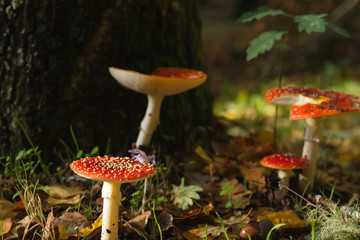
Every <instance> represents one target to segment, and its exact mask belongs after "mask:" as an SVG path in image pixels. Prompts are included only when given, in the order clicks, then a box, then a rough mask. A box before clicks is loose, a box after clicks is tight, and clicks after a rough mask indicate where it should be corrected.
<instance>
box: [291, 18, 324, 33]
mask: <svg viewBox="0 0 360 240" xmlns="http://www.w3.org/2000/svg"><path fill="white" fill-rule="evenodd" d="M326 16H327V14H326V13H324V14H308V15H302V16H296V17H295V19H294V22H296V23H298V30H299V32H302V31H304V30H305V32H306V33H308V34H309V33H312V32H320V33H324V32H325V31H326V20H325V19H324V17H326Z"/></svg>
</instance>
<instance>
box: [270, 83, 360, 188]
mask: <svg viewBox="0 0 360 240" xmlns="http://www.w3.org/2000/svg"><path fill="white" fill-rule="evenodd" d="M265 99H266V100H267V101H268V102H270V103H272V104H275V105H279V106H292V109H291V112H290V120H298V119H303V118H306V129H305V134H304V147H303V153H302V156H303V157H306V158H307V159H309V161H310V167H309V168H307V169H305V170H304V171H303V177H304V178H305V180H302V179H300V180H301V181H300V184H301V185H302V189H304V188H305V186H306V184H308V182H309V183H310V184H309V189H310V190H311V189H312V188H313V185H314V177H315V172H316V156H317V149H318V143H319V142H320V141H321V138H322V134H321V121H322V116H326V115H338V114H349V113H358V112H360V98H359V97H357V96H354V95H350V94H346V93H340V92H335V91H330V90H319V89H312V88H297V87H284V88H274V89H271V90H269V91H267V92H266V93H265Z"/></svg>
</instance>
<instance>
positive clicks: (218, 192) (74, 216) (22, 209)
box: [0, 97, 360, 240]
mask: <svg viewBox="0 0 360 240" xmlns="http://www.w3.org/2000/svg"><path fill="white" fill-rule="evenodd" d="M261 98H262V97H261ZM250 99H252V98H249V101H250ZM264 104H265V103H264ZM260 105H262V104H260ZM223 106H227V104H223ZM237 109H241V108H237ZM250 112H252V113H254V112H260V111H250ZM267 112H268V113H269V114H270V115H269V116H253V115H247V116H248V117H250V116H253V118H252V119H251V118H250V119H249V118H242V119H241V118H237V117H234V116H237V113H236V112H235V110H234V109H233V110H231V111H229V109H227V108H226V107H224V109H223V110H222V111H219V112H218V113H217V117H216V118H215V119H214V121H215V126H216V130H215V133H216V134H214V136H213V138H212V139H207V140H206V141H204V142H203V145H198V146H194V148H193V149H189V150H187V152H183V151H181V152H180V151H179V152H175V153H173V154H171V155H169V154H167V153H160V154H157V155H156V161H157V165H156V167H157V174H156V175H155V176H154V177H152V178H151V179H149V185H148V194H147V196H146V198H147V202H146V211H145V212H143V213H142V212H141V210H140V206H141V199H142V196H143V194H142V189H143V181H140V182H136V183H131V184H130V183H127V184H123V185H122V186H121V191H122V194H123V199H122V206H121V207H120V222H119V234H120V236H119V237H120V239H189V240H194V239H243V238H241V236H244V235H241V230H242V229H243V228H244V227H245V229H246V230H247V231H249V233H250V234H251V236H252V238H251V239H265V237H266V235H267V233H268V232H269V230H270V229H271V228H272V227H273V226H279V227H278V228H276V229H275V230H274V231H273V232H272V237H273V238H272V239H306V238H305V237H308V239H311V234H314V235H315V239H359V237H360V233H359V229H360V225H359V223H360V217H359V213H360V212H359V211H360V209H359V207H358V200H359V195H358V193H359V192H360V186H359V184H358V182H359V180H360V145H359V144H358V142H359V140H358V139H357V138H358V137H359V134H358V133H359V132H360V128H359V126H358V124H357V125H356V124H354V122H353V121H358V119H357V120H354V119H353V117H349V116H344V117H339V118H337V120H336V121H335V120H334V121H325V122H324V127H326V128H327V130H325V131H324V136H325V138H324V141H323V142H322V143H321V144H320V151H319V166H318V169H317V174H316V184H315V187H314V190H313V191H308V192H307V193H305V194H304V193H302V192H301V191H300V190H299V188H298V186H297V178H296V176H295V177H293V178H291V181H290V190H289V191H287V192H284V191H283V190H279V185H278V178H277V175H276V170H269V169H265V168H264V167H263V166H261V165H260V164H259V160H260V159H261V158H262V157H264V156H266V155H270V154H273V153H276V152H294V153H297V154H299V152H301V149H302V144H303V140H302V132H303V127H304V126H303V123H302V122H303V121H294V122H290V121H289V120H288V115H287V114H288V113H286V112H287V111H286V108H285V109H280V112H279V113H280V114H279V119H278V131H277V132H278V135H277V137H276V139H277V141H276V142H277V144H276V147H275V145H274V134H273V131H272V129H271V128H270V127H269V126H272V125H273V120H274V118H273V117H271V116H272V115H273V112H272V111H267ZM249 114H250V113H249ZM329 119H330V117H329ZM341 126H342V127H343V128H344V129H339V128H340V127H341ZM290 136H291V137H290ZM34 152H36V150H34V149H32V150H29V151H28V152H24V153H21V154H20V155H19V156H18V159H20V158H22V159H23V160H24V165H23V170H24V171H22V172H21V173H19V174H20V175H17V178H14V177H12V178H11V177H10V178H9V177H7V176H6V175H3V176H2V178H1V188H2V189H4V190H3V191H2V198H3V199H2V200H0V219H1V224H0V229H1V232H0V235H1V237H2V239H89V240H90V239H100V229H101V212H102V206H103V205H102V204H103V200H102V197H101V183H100V182H96V181H90V180H86V179H84V178H81V177H79V176H77V175H76V174H74V173H73V172H72V171H71V169H70V168H69V167H68V164H69V163H71V161H73V160H76V157H78V156H76V155H77V154H75V155H73V156H71V155H70V154H69V158H68V159H67V160H66V161H65V162H66V165H65V166H60V168H58V169H57V171H56V172H55V173H49V174H46V173H45V172H42V173H36V172H33V171H32V170H31V169H30V168H29V167H28V166H27V165H26V164H30V163H31V161H26V160H33V161H34V162H33V163H32V164H30V165H33V164H35V163H36V162H37V158H36V154H34ZM80 154H83V155H85V154H84V153H80ZM95 154H96V153H95ZM34 156H35V157H34ZM129 156H130V155H129ZM3 160H4V161H5V162H6V159H5V158H4V159H3ZM299 172H300V171H297V172H296V174H298V173H299ZM36 174H37V175H36ZM15 186H17V187H16V188H15ZM291 190H293V191H295V193H294V192H292V191H291ZM281 223H284V224H286V225H284V226H281V227H280V225H278V224H281ZM259 224H260V225H259ZM260 226H261V227H260ZM312 226H313V227H314V229H312ZM334 226H336V227H334ZM259 229H261V231H262V234H260V232H259V231H260V230H259ZM354 229H355V230H354ZM356 229H357V230H356ZM243 234H244V233H243ZM309 234H310V235H309ZM259 235H261V236H259ZM309 236H310V237H309Z"/></svg>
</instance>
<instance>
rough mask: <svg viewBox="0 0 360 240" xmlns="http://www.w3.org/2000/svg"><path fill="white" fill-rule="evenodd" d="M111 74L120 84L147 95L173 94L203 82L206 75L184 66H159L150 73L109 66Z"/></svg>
mask: <svg viewBox="0 0 360 240" xmlns="http://www.w3.org/2000/svg"><path fill="white" fill-rule="evenodd" d="M109 71H110V74H111V76H113V78H115V80H116V81H117V82H118V83H119V84H120V85H122V86H124V87H126V88H129V89H132V90H134V91H137V92H140V93H144V94H148V95H162V96H168V95H174V94H178V93H182V92H185V91H187V90H190V89H192V88H195V87H197V86H199V85H201V84H202V83H204V82H205V80H206V78H207V75H206V74H205V73H203V72H201V71H197V70H192V69H186V68H168V67H161V68H157V69H155V70H154V71H153V72H152V73H151V74H142V73H139V72H135V71H130V70H124V69H119V68H115V67H110V68H109Z"/></svg>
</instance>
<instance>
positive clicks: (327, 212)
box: [279, 182, 360, 233]
mask: <svg viewBox="0 0 360 240" xmlns="http://www.w3.org/2000/svg"><path fill="white" fill-rule="evenodd" d="M279 187H280V188H285V189H287V190H288V191H290V192H292V193H293V194H295V195H296V196H298V197H299V198H301V199H302V200H304V201H305V202H306V203H307V205H308V206H311V207H314V208H316V209H317V210H319V211H322V212H324V213H326V214H328V215H330V216H331V217H333V218H335V219H336V220H338V221H340V222H342V223H344V224H346V225H348V226H349V227H350V228H351V229H353V230H354V231H356V232H358V233H360V229H357V228H356V227H355V226H354V225H352V224H351V223H348V222H346V221H345V220H344V219H342V218H339V217H337V216H335V215H334V214H333V213H331V212H329V211H326V210H324V209H322V208H320V207H318V206H317V205H315V204H314V203H312V202H310V201H309V200H307V199H306V198H304V197H303V196H301V195H300V194H298V193H297V192H295V191H294V190H292V189H290V188H289V187H287V186H285V185H284V184H282V183H281V182H279Z"/></svg>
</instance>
